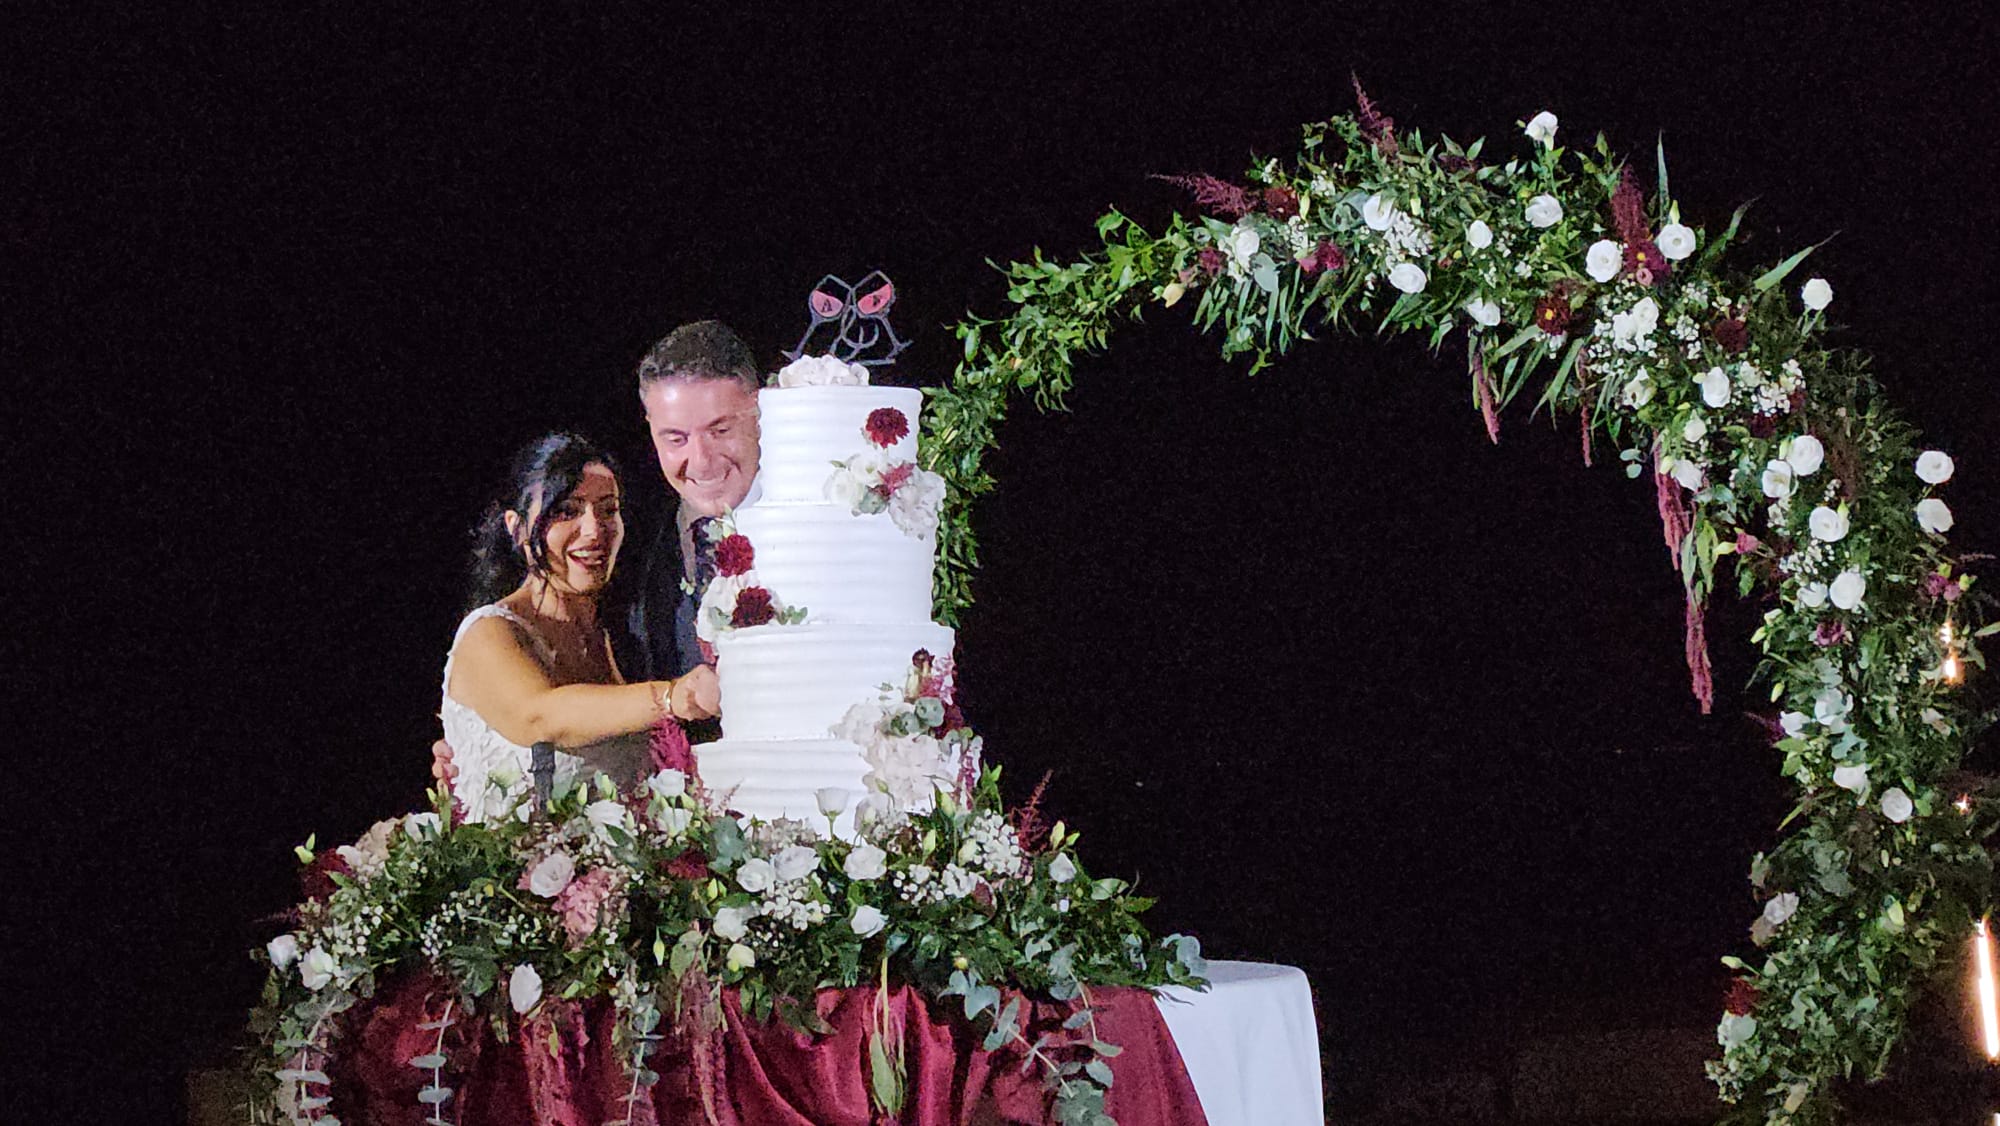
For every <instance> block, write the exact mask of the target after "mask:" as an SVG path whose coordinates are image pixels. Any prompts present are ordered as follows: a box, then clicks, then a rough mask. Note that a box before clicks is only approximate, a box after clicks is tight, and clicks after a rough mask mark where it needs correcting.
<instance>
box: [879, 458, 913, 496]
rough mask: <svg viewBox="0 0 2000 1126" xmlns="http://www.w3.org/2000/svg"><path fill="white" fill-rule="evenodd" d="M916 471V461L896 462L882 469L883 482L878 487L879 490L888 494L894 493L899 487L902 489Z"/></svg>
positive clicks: (883, 493) (884, 494)
mask: <svg viewBox="0 0 2000 1126" xmlns="http://www.w3.org/2000/svg"><path fill="white" fill-rule="evenodd" d="M916 471H917V463H916V462H913V461H899V462H897V463H896V464H894V465H892V466H890V467H889V468H887V469H885V470H883V471H882V484H881V486H880V487H879V488H878V489H877V491H878V492H880V493H881V494H882V495H883V496H888V495H889V494H891V493H894V492H895V491H896V490H897V489H900V488H902V487H903V486H904V485H907V484H909V481H910V475H911V474H912V473H915V472H916Z"/></svg>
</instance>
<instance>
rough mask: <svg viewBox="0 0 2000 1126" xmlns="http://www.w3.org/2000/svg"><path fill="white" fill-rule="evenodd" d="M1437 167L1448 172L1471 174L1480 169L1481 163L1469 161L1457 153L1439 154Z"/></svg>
mask: <svg viewBox="0 0 2000 1126" xmlns="http://www.w3.org/2000/svg"><path fill="white" fill-rule="evenodd" d="M1437 166H1438V167H1439V168H1442V169H1444V170H1445V171H1446V172H1454V173H1455V172H1470V171H1472V170H1473V169H1475V168H1477V167H1479V162H1478V161H1476V160H1467V159H1466V158H1465V157H1462V156H1460V155H1458V154H1457V153H1455V152H1441V153H1439V154H1437Z"/></svg>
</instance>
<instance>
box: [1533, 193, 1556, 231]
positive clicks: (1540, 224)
mask: <svg viewBox="0 0 2000 1126" xmlns="http://www.w3.org/2000/svg"><path fill="white" fill-rule="evenodd" d="M1524 214H1526V215H1527V217H1528V225H1529V226H1531V227H1536V228H1540V229H1547V228H1549V227H1553V226H1555V225H1556V224H1557V223H1560V222H1562V217H1563V205H1562V201H1561V200H1559V199H1557V198H1556V197H1554V196H1552V195H1547V194H1543V195H1538V196H1536V197H1535V198H1533V199H1531V200H1529V201H1528V206H1527V208H1526V209H1525V211H1524Z"/></svg>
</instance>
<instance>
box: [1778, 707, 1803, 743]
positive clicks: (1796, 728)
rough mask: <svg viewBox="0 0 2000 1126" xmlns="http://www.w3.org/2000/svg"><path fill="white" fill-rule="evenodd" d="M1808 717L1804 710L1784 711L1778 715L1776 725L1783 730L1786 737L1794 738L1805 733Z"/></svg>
mask: <svg viewBox="0 0 2000 1126" xmlns="http://www.w3.org/2000/svg"><path fill="white" fill-rule="evenodd" d="M1808 718H1809V717H1808V716H1807V715H1806V713H1804V712H1784V713H1782V714H1780V715H1779V716H1778V727H1779V728H1780V729H1781V730H1783V731H1784V733H1785V737H1786V738H1788V739H1796V738H1798V737H1799V736H1801V735H1804V734H1805V733H1806V720H1807V719H1808Z"/></svg>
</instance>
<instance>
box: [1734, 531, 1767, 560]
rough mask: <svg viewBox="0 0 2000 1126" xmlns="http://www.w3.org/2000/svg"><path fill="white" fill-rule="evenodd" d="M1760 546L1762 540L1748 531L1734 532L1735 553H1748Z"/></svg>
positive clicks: (1762, 544)
mask: <svg viewBox="0 0 2000 1126" xmlns="http://www.w3.org/2000/svg"><path fill="white" fill-rule="evenodd" d="M1762 546H1764V543H1763V541H1762V540H1759V539H1758V538H1757V537H1756V536H1753V535H1751V534H1750V533H1749V532H1738V533H1736V554H1738V555H1748V554H1750V553H1751V552H1753V551H1755V550H1757V549H1758V548H1760V547H1762Z"/></svg>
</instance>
